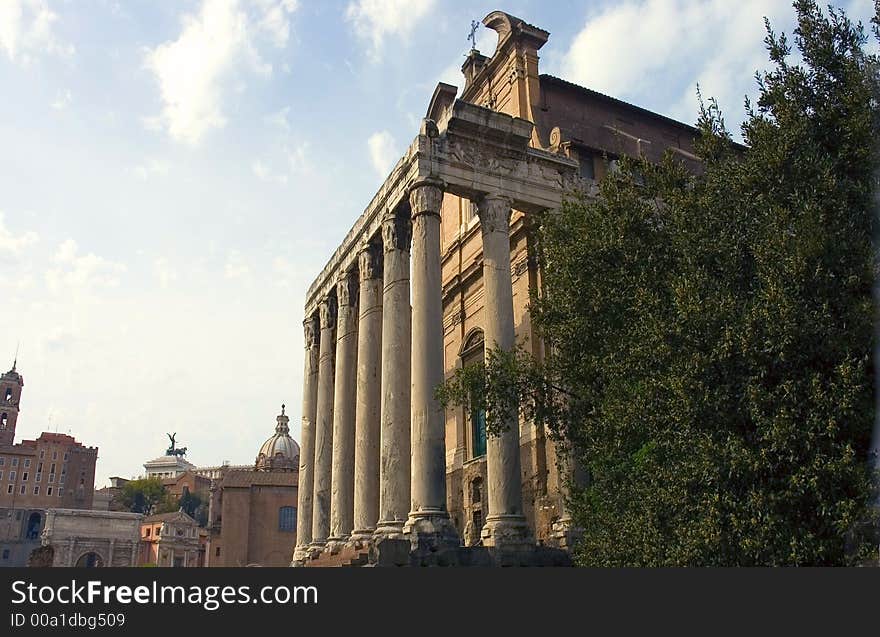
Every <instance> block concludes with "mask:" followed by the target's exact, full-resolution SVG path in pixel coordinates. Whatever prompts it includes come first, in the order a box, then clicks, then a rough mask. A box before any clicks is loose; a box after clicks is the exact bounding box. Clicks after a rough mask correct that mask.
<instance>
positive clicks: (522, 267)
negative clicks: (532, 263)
mask: <svg viewBox="0 0 880 637" xmlns="http://www.w3.org/2000/svg"><path fill="white" fill-rule="evenodd" d="M528 269H529V260H528V258H525V259H520V260H519V261H517V262H516V263H514V264H513V266H512V267H511V268H510V274H511V275H512V278H516V277H518V276H521V275H522V274H523V273H524V272H526V271H527V270H528Z"/></svg>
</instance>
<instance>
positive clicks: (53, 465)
mask: <svg viewBox="0 0 880 637" xmlns="http://www.w3.org/2000/svg"><path fill="white" fill-rule="evenodd" d="M49 473H55V463H54V462H53V463H52V465H51V466H50V467H49Z"/></svg>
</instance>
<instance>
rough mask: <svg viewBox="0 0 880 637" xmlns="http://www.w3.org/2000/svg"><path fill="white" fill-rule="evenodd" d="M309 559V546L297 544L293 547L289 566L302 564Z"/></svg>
mask: <svg viewBox="0 0 880 637" xmlns="http://www.w3.org/2000/svg"><path fill="white" fill-rule="evenodd" d="M308 559H309V547H308V546H307V545H303V544H301V545H299V546H297V547H296V548H295V549H293V559H292V560H291V561H290V565H291V566H304V565H305V563H306V561H307V560H308Z"/></svg>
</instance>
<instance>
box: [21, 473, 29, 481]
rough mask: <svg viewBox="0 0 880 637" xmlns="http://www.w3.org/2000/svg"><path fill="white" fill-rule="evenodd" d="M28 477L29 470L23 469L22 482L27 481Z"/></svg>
mask: <svg viewBox="0 0 880 637" xmlns="http://www.w3.org/2000/svg"><path fill="white" fill-rule="evenodd" d="M27 479H28V472H27V471H23V472H22V474H21V481H22V482H27Z"/></svg>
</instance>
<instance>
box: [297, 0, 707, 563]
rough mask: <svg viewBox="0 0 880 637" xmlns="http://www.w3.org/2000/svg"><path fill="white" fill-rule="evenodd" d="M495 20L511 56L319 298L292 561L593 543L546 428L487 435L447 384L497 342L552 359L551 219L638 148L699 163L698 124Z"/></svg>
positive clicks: (486, 69) (418, 148)
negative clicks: (614, 93) (541, 237)
mask: <svg viewBox="0 0 880 637" xmlns="http://www.w3.org/2000/svg"><path fill="white" fill-rule="evenodd" d="M483 24H484V25H485V26H486V27H487V28H489V29H492V30H494V31H496V32H497V34H498V44H497V46H496V50H495V52H494V54H493V55H492V56H491V57H486V56H484V55H482V54H480V52H479V51H476V50H471V51H470V53H469V55H468V56H467V59H466V61H465V63H464V65H463V67H462V72H463V74H464V87H463V89H462V90H461V91H460V92H459V90H458V89H457V88H456V87H454V86H450V85H448V84H442V83H441V84H439V85H438V86H437V88H436V90H435V92H434V95H433V97H432V99H431V102H430V105H429V107H428V110H427V113H426V116H425V118H424V120H423V121H422V124H421V128H420V130H419V131H418V134H417V135H416V136H415V138H414V139H413V141H412V143H411V144H410V145H409V147H408V148H407V150H406V152H405V153H404V155H403V157H401V158H400V160H399V161H398V162H397V164H396V165H395V166H394V168H393V170H392V171H391V174H390V175H389V176H388V177H387V179H386V180H385V182H384V183H383V184H382V186H381V187H380V188H379V190H378V192H377V193H376V194H375V196H374V197H373V200H372V201H371V202H370V203H369V205H368V206H367V208H366V210H364V212H363V214H361V215H360V217H359V218H358V219H357V221H356V222H355V223H354V225H353V226H352V228H351V230H350V231H349V233H348V234H347V236H346V237H345V239H344V240H343V242H342V244H341V245H340V246H339V247H338V248H337V249H336V251H335V252H334V253H333V254H332V255H331V256H330V258H329V261H328V262H327V264H326V266H325V268H324V269H323V271H322V272H321V273H320V274H319V275H318V277H317V278H316V279H315V281H314V283H312V285H311V287H310V288H309V290H308V293H307V298H306V300H305V320H304V328H305V363H304V391H303V407H302V436H301V444H302V449H301V454H300V465H299V493H298V497H299V503H298V504H299V506H298V520H297V546H296V549H295V552H294V559H293V563H294V565H309V563H314V564H315V565H317V564H319V563H320V562H321V561H322V559H325V558H324V557H322V556H327V555H333V554H339V553H340V552H342V551H344V550H348V551H349V553H358V552H359V551H360V552H363V551H367V550H373V549H375V547H376V546H377V545H379V544H380V543H382V542H385V541H396V542H397V543H398V546H399V545H400V542H404V543H408V546H409V547H410V549H411V552H412V553H413V554H415V553H419V552H421V554H426V553H434V554H444V553H445V554H447V555H459V556H460V555H461V552H462V550H463V549H467V548H468V547H474V548H479V549H480V550H483V551H488V552H489V553H492V554H493V555H500V554H505V553H506V554H511V555H514V554H515V555H528V554H529V553H530V552H532V553H534V552H535V551H536V550H538V549H539V548H540V549H543V548H546V547H553V548H554V549H555V550H557V551H562V552H565V551H567V550H569V549H570V547H571V543H572V541H573V539H574V538H575V537H576V529H574V528H572V524H571V519H570V517H569V515H568V514H567V512H566V508H565V487H566V485H567V484H569V480H570V479H571V477H572V475H573V473H574V472H575V469H576V468H575V467H573V465H572V462H571V461H570V459H569V458H568V457H567V455H566V453H562V452H559V453H558V452H557V448H556V446H555V445H554V443H553V441H552V440H551V439H550V438H549V436H548V432H546V431H544V430H543V428H542V427H540V426H536V425H535V424H534V423H531V422H528V421H526V420H520V421H519V422H511V423H509V424H510V426H509V427H508V428H507V430H506V431H505V432H504V433H503V434H501V435H499V436H488V437H487V436H486V431H485V414H482V413H479V412H474V413H465V411H464V410H463V409H460V408H450V409H446V410H444V409H443V408H441V406H440V405H439V404H438V403H437V401H436V400H435V398H434V390H435V388H436V387H437V386H438V385H439V384H440V383H442V382H443V381H444V379H445V378H448V377H449V376H450V375H451V374H453V373H454V371H455V369H456V368H457V367H460V366H462V365H466V364H468V363H470V362H472V361H479V360H482V357H483V356H484V353H485V350H486V348H492V347H500V348H503V349H511V348H513V347H515V346H516V345H518V344H521V345H523V346H524V347H525V348H527V349H528V350H529V351H530V352H531V353H532V354H534V355H535V356H536V357H538V358H539V359H540V358H541V357H542V356H543V349H542V348H543V344H542V342H541V340H540V338H538V337H537V336H536V335H535V334H534V333H533V330H532V325H531V321H530V318H529V310H528V300H529V292H530V290H535V289H540V285H541V271H540V269H539V268H538V266H537V263H536V261H535V259H534V257H533V253H534V250H533V249H534V239H533V229H532V219H533V217H534V215H535V214H536V213H541V212H544V211H547V210H553V209H555V208H557V207H559V205H560V203H561V202H562V200H563V197H564V196H565V195H566V194H569V193H572V192H574V191H582V192H584V193H586V194H587V195H588V196H589V195H590V193H591V192H593V189H594V188H595V185H596V183H597V182H598V181H599V180H600V179H602V177H603V176H604V175H605V174H606V173H607V172H608V171H613V170H615V167H616V161H617V160H618V159H619V158H621V157H624V156H629V157H643V158H646V159H648V160H649V161H656V160H659V159H660V158H661V156H662V155H663V154H664V153H665V152H672V153H674V154H675V156H676V157H678V158H679V159H680V160H681V161H682V162H684V163H686V164H687V165H688V167H689V168H691V169H693V170H698V169H699V161H698V158H697V157H696V156H695V155H694V154H693V141H694V137H695V136H696V131H695V130H694V129H693V128H692V127H690V126H687V125H684V124H681V123H679V122H676V121H673V120H671V119H668V118H666V117H663V116H661V115H658V114H655V113H652V112H650V111H647V110H644V109H642V108H639V107H636V106H633V105H630V104H627V103H625V102H622V101H619V100H616V99H614V98H611V97H608V96H606V95H603V94H601V93H597V92H595V91H592V90H589V89H587V88H583V87H580V86H577V85H574V84H571V83H569V82H566V81H564V80H561V79H558V78H555V77H552V76H548V75H541V74H540V73H539V71H538V51H539V49H541V47H542V46H543V45H544V44H545V43H546V42H547V40H548V37H549V34H548V33H547V32H546V31H543V30H542V29H539V28H537V27H535V26H532V25H530V24H527V23H526V22H524V21H523V20H520V19H518V18H515V17H513V16H510V15H508V14H506V13H503V12H500V11H495V12H493V13H490V14H489V15H488V16H486V17H485V18H484V20H483ZM406 559H407V558H406V557H405V556H404V558H401V559H400V560H398V561H399V562H401V563H403V562H406ZM462 559H463V558H461V557H459V558H449V560H447V563H461V562H462ZM467 559H470V558H467ZM456 560H457V561H456ZM354 561H356V560H354ZM361 561H363V560H361ZM494 563H497V560H496V562H494ZM523 563H532V562H529V561H528V560H526V561H524V562H523Z"/></svg>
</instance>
